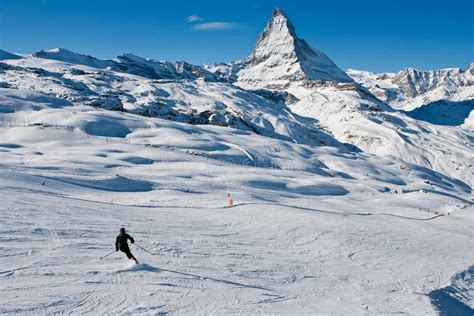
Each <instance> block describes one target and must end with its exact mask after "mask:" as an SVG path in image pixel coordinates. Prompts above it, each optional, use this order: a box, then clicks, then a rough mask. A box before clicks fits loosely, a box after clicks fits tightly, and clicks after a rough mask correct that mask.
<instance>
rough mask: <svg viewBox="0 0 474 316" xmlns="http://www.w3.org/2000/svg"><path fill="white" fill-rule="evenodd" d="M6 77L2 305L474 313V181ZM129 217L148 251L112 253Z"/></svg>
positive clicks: (0, 308) (0, 213) (92, 310)
mask: <svg viewBox="0 0 474 316" xmlns="http://www.w3.org/2000/svg"><path fill="white" fill-rule="evenodd" d="M0 92H1V102H2V103H1V104H2V109H5V108H8V111H4V112H2V114H1V115H2V120H1V121H0V122H1V125H0V136H1V139H0V200H1V201H2V203H1V206H0V248H1V249H2V251H1V255H0V266H1V269H0V286H1V291H2V301H1V303H0V313H5V314H13V313H20V314H55V313H73V314H116V313H119V314H159V313H172V314H211V313H217V314H228V313H243V314H248V313H267V314H272V313H277V314H288V313H291V314H303V313H304V314H309V313H329V314H336V315H337V314H345V315H347V314H351V315H358V314H366V313H375V314H392V313H407V314H418V315H419V314H430V315H435V314H437V313H438V312H439V311H444V310H448V311H449V310H450V309H449V308H451V307H449V306H455V307H453V308H456V309H453V310H456V311H457V310H461V311H464V312H466V311H467V312H468V313H469V312H472V302H473V291H472V282H471V281H469V279H468V278H467V277H466V275H467V274H469V277H470V276H471V275H472V271H471V270H472V264H473V262H474V252H473V251H472V240H473V237H474V221H473V218H474V216H473V212H474V208H473V206H472V196H471V195H470V194H471V188H470V187H469V186H468V185H467V184H466V183H465V182H461V181H459V180H456V179H455V178H451V177H449V176H446V175H444V174H441V173H438V172H435V171H433V170H431V169H427V168H426V167H422V166H419V165H416V164H410V163H406V162H404V161H403V160H400V159H398V158H396V157H393V156H392V157H377V156H374V155H371V154H366V153H363V152H358V151H349V150H348V149H347V148H345V147H344V146H342V147H329V146H320V147H317V146H310V145H305V144H297V143H294V142H289V141H286V140H285V139H278V138H269V137H266V136H262V135H258V134H255V133H253V132H251V131H246V130H240V129H234V128H231V127H219V126H210V125H189V124H185V123H179V122H173V121H169V120H163V119H159V118H152V117H143V116H138V115H135V114H131V113H125V112H115V111H108V110H105V109H100V108H93V107H90V106H82V105H72V104H69V103H67V102H64V101H61V100H60V99H57V98H54V97H51V96H46V95H43V94H41V93H37V92H34V93H33V92H28V91H25V90H16V89H2V90H1V91H0ZM228 192H229V193H231V197H232V198H233V199H234V200H235V206H233V207H226V204H227V193H228ZM121 226H125V227H126V228H127V229H128V231H129V233H130V234H131V235H132V236H133V237H134V238H135V240H136V245H137V246H140V247H142V248H138V247H137V246H134V245H132V247H131V249H132V252H133V253H134V255H135V256H136V257H137V259H138V260H139V261H140V264H138V265H133V264H131V263H130V262H129V261H128V260H127V259H126V257H125V255H124V254H123V253H112V254H111V255H110V256H108V257H106V258H104V259H100V258H101V257H103V256H105V255H107V254H108V253H110V252H112V251H113V250H114V241H115V236H116V235H117V233H118V230H119V228H120V227H121ZM144 249H146V251H145V250H144ZM463 271H466V272H464V274H463ZM470 271H471V272H470ZM447 286H448V287H447ZM437 293H439V294H437ZM453 300H455V302H454V303H453ZM446 306H448V307H446ZM459 308H460V309H459ZM461 315H462V314H461Z"/></svg>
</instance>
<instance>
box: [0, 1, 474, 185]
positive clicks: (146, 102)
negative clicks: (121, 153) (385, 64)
mask: <svg viewBox="0 0 474 316" xmlns="http://www.w3.org/2000/svg"><path fill="white" fill-rule="evenodd" d="M0 69H1V71H2V76H1V77H0V86H2V87H4V88H16V89H31V90H34V91H36V92H40V93H46V94H48V95H53V96H55V97H58V98H61V99H65V100H68V101H69V102H71V103H72V104H83V105H89V106H95V107H102V108H106V109H109V110H118V111H127V112H130V113H135V114H139V115H144V116H153V117H160V118H165V119H170V120H174V121H178V122H183V123H190V124H212V125H218V126H228V127H234V128H238V129H242V130H247V131H252V132H254V133H257V134H260V135H264V136H268V137H272V138H276V139H285V140H289V141H292V142H296V143H301V144H308V145H312V146H321V145H330V146H336V147H338V148H345V149H346V150H361V151H364V152H367V153H371V154H375V155H382V156H396V157H398V158H400V159H402V160H404V161H406V162H409V163H415V164H420V165H422V166H425V167H428V168H431V169H433V170H436V171H438V172H442V173H445V174H447V175H449V176H452V177H454V178H457V179H460V180H462V181H465V182H466V183H468V184H470V185H471V184H472V177H471V174H472V165H473V164H474V161H473V158H472V155H471V150H472V147H471V146H472V144H471V143H472V141H471V140H470V138H469V135H470V133H471V129H472V122H471V121H472V119H473V117H472V116H469V114H470V112H471V111H470V107H471V105H470V103H468V104H467V106H464V107H462V108H460V110H459V111H458V112H457V114H456V115H453V117H452V118H448V119H445V120H438V121H436V120H432V119H431V117H432V116H433V115H435V114H433V111H434V112H436V111H437V110H436V109H435V108H436V107H437V106H438V105H436V104H435V105H431V106H429V109H428V108H427V109H426V110H423V111H421V110H420V111H418V112H416V113H409V112H407V113H405V112H401V111H396V110H394V109H393V108H392V107H391V106H390V105H389V104H387V103H385V102H383V100H380V99H379V98H377V97H376V96H374V94H372V93H371V91H370V90H371V89H370V86H368V87H364V86H363V85H358V84H356V83H355V82H354V81H352V79H351V78H350V77H349V76H348V75H346V74H345V73H344V72H343V71H342V70H340V69H339V68H337V66H336V65H334V63H333V62H331V61H330V59H329V58H328V57H326V56H325V55H324V54H322V53H321V52H319V51H317V50H316V49H313V48H310V46H309V45H308V44H307V43H306V42H305V41H304V40H302V39H299V38H297V36H296V31H295V28H294V26H293V24H292V23H291V21H290V20H289V19H288V17H287V16H286V15H285V14H284V13H283V12H282V11H281V10H280V9H278V8H277V9H275V10H274V12H273V14H272V16H271V18H270V20H269V22H268V23H267V25H266V27H265V30H264V31H263V32H262V34H261V35H260V36H259V38H258V39H257V43H256V47H255V50H254V51H253V52H252V53H251V54H250V56H249V57H248V58H246V59H245V60H244V61H241V62H233V63H227V64H215V65H212V66H207V67H206V66H205V67H200V66H195V65H190V64H187V63H185V62H174V63H172V62H166V61H154V60H149V59H144V58H141V57H138V56H135V55H132V54H126V55H121V56H118V57H116V58H114V59H112V60H99V59H96V58H94V57H91V56H87V55H82V54H77V53H74V52H71V51H68V50H65V49H53V50H48V51H41V52H38V53H35V54H33V55H31V56H25V57H24V58H21V59H14V60H4V61H3V63H1V64H0ZM413 76H415V75H408V74H406V75H402V74H399V75H398V76H397V77H396V82H411V81H410V80H411V79H410V78H412V77H413ZM416 76H418V75H416ZM420 76H421V75H420ZM433 76H435V75H433ZM456 76H462V78H464V79H457V81H455V82H462V83H466V84H468V83H469V82H471V81H470V80H471V77H472V74H471V72H470V70H466V71H451V72H449V71H448V72H446V73H436V76H435V77H436V78H437V79H436V80H435V79H429V80H428V79H426V80H425V81H426V82H422V83H419V84H416V85H408V86H407V87H411V88H412V89H413V91H416V93H421V92H422V91H425V90H429V89H430V87H433V86H435V84H434V83H430V84H428V83H429V82H446V83H449V82H452V81H454V79H453V78H455V77H456ZM469 76H471V77H469ZM421 77H423V76H421ZM394 78H395V77H394ZM403 78H407V79H403ZM393 80H395V79H393ZM407 89H408V88H407ZM414 93H415V92H413V93H412V94H411V95H414ZM407 95H408V94H407ZM433 109H435V110H433ZM440 111H442V112H443V113H444V114H446V113H448V112H446V111H445V110H440ZM426 113H428V114H426ZM440 122H449V124H447V125H453V122H455V123H456V126H457V127H453V126H442V128H441V126H439V127H438V126H437V125H436V124H439V123H440ZM432 123H435V124H432ZM428 131H429V133H430V136H429V137H426V134H427V132H428ZM446 140H449V141H448V142H447V141H446ZM440 153H443V154H440Z"/></svg>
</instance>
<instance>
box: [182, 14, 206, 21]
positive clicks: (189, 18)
mask: <svg viewBox="0 0 474 316" xmlns="http://www.w3.org/2000/svg"><path fill="white" fill-rule="evenodd" d="M186 21H187V22H188V23H194V22H201V21H204V18H202V17H200V16H199V15H197V14H193V15H190V16H188V17H187V18H186Z"/></svg>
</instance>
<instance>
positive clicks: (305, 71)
mask: <svg viewBox="0 0 474 316" xmlns="http://www.w3.org/2000/svg"><path fill="white" fill-rule="evenodd" d="M238 78H239V81H240V82H241V83H243V84H244V85H253V86H262V87H267V88H275V89H284V88H286V87H288V86H289V85H291V84H293V83H302V82H306V81H308V80H309V81H322V82H324V81H331V82H344V83H346V82H353V81H352V79H351V78H350V77H349V76H348V75H346V74H345V73H344V72H343V71H342V70H341V69H339V68H338V67H337V66H336V65H335V64H334V63H333V62H332V61H331V60H330V59H329V58H328V57H327V56H326V55H325V54H323V53H322V52H320V51H318V50H316V49H314V48H311V47H310V46H309V45H308V43H306V41H304V40H302V39H299V38H298V37H297V35H296V31H295V27H294V26H293V24H292V23H291V21H290V20H289V18H288V17H287V16H286V14H285V13H284V12H283V11H282V10H281V9H280V8H278V7H276V8H275V9H274V10H273V14H272V16H271V18H270V20H269V21H268V23H267V25H266V26H265V29H264V30H263V32H262V33H261V34H260V36H259V37H258V39H257V43H256V45H255V49H254V51H253V52H252V54H251V55H250V56H249V57H248V58H247V59H246V65H245V67H244V68H243V69H242V70H241V71H240V72H239V74H238Z"/></svg>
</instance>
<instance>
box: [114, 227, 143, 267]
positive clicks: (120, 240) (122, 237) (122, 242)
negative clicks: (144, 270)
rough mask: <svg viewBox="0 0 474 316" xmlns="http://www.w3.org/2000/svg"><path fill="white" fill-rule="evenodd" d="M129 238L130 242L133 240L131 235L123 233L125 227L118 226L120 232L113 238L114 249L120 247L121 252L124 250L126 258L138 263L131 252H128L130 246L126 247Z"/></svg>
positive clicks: (116, 249) (117, 249)
mask: <svg viewBox="0 0 474 316" xmlns="http://www.w3.org/2000/svg"><path fill="white" fill-rule="evenodd" d="M129 239H130V242H131V243H132V244H133V243H134V242H135V240H134V239H133V237H132V236H130V235H129V234H127V233H125V228H123V227H122V228H120V233H119V235H118V236H117V239H116V240H115V251H119V249H120V251H121V252H125V254H126V255H127V258H128V259H133V260H135V263H137V264H138V260H137V259H136V258H135V257H134V256H133V255H132V253H131V252H130V248H129V247H128V242H127V240H129Z"/></svg>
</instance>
